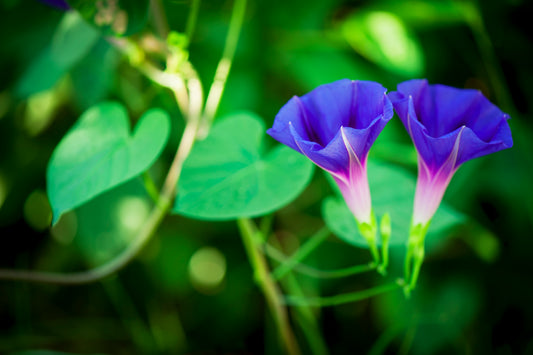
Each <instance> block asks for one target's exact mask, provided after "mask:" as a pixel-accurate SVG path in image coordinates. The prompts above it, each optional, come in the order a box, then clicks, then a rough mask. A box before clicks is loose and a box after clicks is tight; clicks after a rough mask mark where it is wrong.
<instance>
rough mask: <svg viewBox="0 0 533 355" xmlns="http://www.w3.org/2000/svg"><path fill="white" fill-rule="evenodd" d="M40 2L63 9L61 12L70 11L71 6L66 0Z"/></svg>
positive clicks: (43, 0)
mask: <svg viewBox="0 0 533 355" xmlns="http://www.w3.org/2000/svg"><path fill="white" fill-rule="evenodd" d="M39 1H40V2H42V3H44V4H47V5H50V6H53V7H57V8H58V9H61V10H68V9H70V6H69V5H68V3H67V1H66V0H39Z"/></svg>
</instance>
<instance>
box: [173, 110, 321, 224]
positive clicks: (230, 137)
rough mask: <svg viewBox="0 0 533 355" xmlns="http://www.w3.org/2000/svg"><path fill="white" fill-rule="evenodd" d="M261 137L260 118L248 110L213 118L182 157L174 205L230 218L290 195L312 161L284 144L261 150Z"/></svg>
mask: <svg viewBox="0 0 533 355" xmlns="http://www.w3.org/2000/svg"><path fill="white" fill-rule="evenodd" d="M263 137H265V127H264V124H263V122H262V121H261V119H260V118H258V117H257V116H255V115H254V114H252V113H240V114H234V115H231V116H228V117H226V118H225V119H221V120H220V121H219V122H217V123H216V124H215V125H214V126H213V128H212V130H211V132H210V134H209V136H208V137H207V138H206V139H205V140H204V141H201V142H198V143H197V144H196V146H195V147H194V149H193V151H192V152H191V155H190V156H189V158H188V159H187V161H186V162H185V165H184V168H183V173H182V176H181V179H180V182H179V185H178V196H177V200H176V203H175V205H174V209H173V211H174V212H175V213H179V214H183V215H186V216H189V217H194V218H199V219H210V220H228V219H234V218H238V217H251V216H259V215H263V214H266V213H269V212H272V211H275V210H277V209H279V208H281V207H283V206H285V205H286V204H288V203H289V202H291V201H292V200H294V199H295V198H296V197H297V196H298V195H299V194H300V193H301V192H302V191H303V189H304V188H305V187H306V186H307V184H308V183H309V181H310V179H311V176H312V173H313V167H314V166H313V164H312V163H311V162H310V161H309V160H308V159H306V158H305V157H304V156H302V155H301V154H299V153H297V152H295V151H294V150H292V149H290V148H288V147H285V146H278V147H276V148H274V149H272V150H271V151H270V152H268V153H266V154H262V150H261V147H262V141H263Z"/></svg>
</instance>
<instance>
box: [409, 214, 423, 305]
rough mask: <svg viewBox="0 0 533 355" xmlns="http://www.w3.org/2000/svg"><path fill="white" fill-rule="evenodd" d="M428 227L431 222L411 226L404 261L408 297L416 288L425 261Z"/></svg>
mask: <svg viewBox="0 0 533 355" xmlns="http://www.w3.org/2000/svg"><path fill="white" fill-rule="evenodd" d="M428 227H429V222H428V223H427V224H426V225H422V224H417V225H414V226H411V231H410V232H409V239H408V241H407V252H406V254H405V263H404V278H405V287H404V293H405V296H406V297H409V296H410V293H411V291H412V290H414V289H415V287H416V283H417V280H418V275H419V274H420V268H421V267H422V263H423V262H424V254H425V252H424V239H425V237H426V234H427V230H428Z"/></svg>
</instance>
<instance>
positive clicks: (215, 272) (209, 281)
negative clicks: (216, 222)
mask: <svg viewBox="0 0 533 355" xmlns="http://www.w3.org/2000/svg"><path fill="white" fill-rule="evenodd" d="M225 275H226V258H225V257H224V255H223V254H222V253H221V252H220V251H218V250H217V249H215V248H212V247H204V248H201V249H199V250H198V251H196V252H195V253H194V254H193V256H192V257H191V260H190V261H189V278H190V280H191V283H192V285H193V286H194V287H195V288H196V289H197V290H198V291H200V292H202V293H214V292H216V291H218V290H219V288H220V286H221V284H222V282H223V281H224V277H225Z"/></svg>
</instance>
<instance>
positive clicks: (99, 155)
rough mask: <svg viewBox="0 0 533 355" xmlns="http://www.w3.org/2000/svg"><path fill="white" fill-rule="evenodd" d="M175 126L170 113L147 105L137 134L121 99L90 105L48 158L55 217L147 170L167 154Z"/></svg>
mask: <svg viewBox="0 0 533 355" xmlns="http://www.w3.org/2000/svg"><path fill="white" fill-rule="evenodd" d="M169 131H170V119H169V117H168V115H167V114H166V113H165V112H164V111H162V110H159V109H152V110H150V111H147V112H146V113H145V114H144V115H143V116H142V117H141V119H140V120H139V122H138V124H137V126H136V128H135V131H134V133H133V135H131V134H130V127H129V121H128V115H127V112H126V109H125V108H124V107H123V106H122V105H120V104H118V103H114V102H106V103H102V104H99V105H97V106H93V107H92V108H90V109H89V110H87V111H85V112H84V113H83V114H82V116H81V117H80V119H79V121H78V122H77V123H76V124H75V125H74V127H72V128H71V129H70V131H69V132H68V133H67V134H66V135H65V136H64V137H63V139H62V140H61V142H60V143H59V145H58V146H57V147H56V149H55V150H54V153H53V154H52V158H51V159H50V162H49V163H48V170H47V192H48V197H49V199H50V204H51V206H52V211H53V216H54V218H53V223H55V222H57V220H58V218H59V216H60V215H61V214H62V213H64V212H66V211H68V210H71V209H73V208H75V207H77V206H80V205H81V204H83V203H85V202H87V201H89V200H90V199H92V198H93V197H95V196H97V195H98V194H100V193H102V192H104V191H106V190H109V189H111V188H112V187H115V186H117V185H119V184H121V183H123V182H125V181H127V180H129V179H131V178H133V177H135V176H137V175H139V174H141V173H142V172H143V171H145V170H147V169H148V168H149V167H150V166H151V165H152V164H153V163H154V162H155V160H156V159H157V158H158V157H159V155H160V154H161V152H162V150H163V147H164V146H165V144H166V142H167V139H168V136H169Z"/></svg>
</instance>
